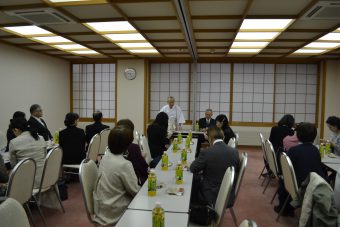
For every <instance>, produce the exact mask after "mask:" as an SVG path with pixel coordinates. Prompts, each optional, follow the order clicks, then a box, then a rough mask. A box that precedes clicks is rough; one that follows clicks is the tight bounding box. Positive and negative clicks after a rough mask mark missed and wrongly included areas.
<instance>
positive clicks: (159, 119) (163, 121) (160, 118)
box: [153, 112, 169, 128]
mask: <svg viewBox="0 0 340 227" xmlns="http://www.w3.org/2000/svg"><path fill="white" fill-rule="evenodd" d="M168 121H169V117H168V115H167V114H166V113H164V112H160V113H158V114H157V116H156V119H155V121H154V122H153V123H154V124H158V125H160V126H161V127H166V128H167V127H168Z"/></svg>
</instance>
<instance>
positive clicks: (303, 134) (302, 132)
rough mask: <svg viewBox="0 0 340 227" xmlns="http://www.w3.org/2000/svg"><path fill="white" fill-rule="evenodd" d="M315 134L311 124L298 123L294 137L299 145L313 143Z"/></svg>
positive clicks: (313, 126)
mask: <svg viewBox="0 0 340 227" xmlns="http://www.w3.org/2000/svg"><path fill="white" fill-rule="evenodd" d="M316 134H317V130H316V127H315V125H314V124H311V123H300V124H299V125H298V127H297V128H296V136H297V138H298V139H299V141H300V142H301V143H313V142H314V140H315V137H316Z"/></svg>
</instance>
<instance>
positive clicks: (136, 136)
mask: <svg viewBox="0 0 340 227" xmlns="http://www.w3.org/2000/svg"><path fill="white" fill-rule="evenodd" d="M140 136H141V135H140V133H139V132H138V131H137V130H136V131H135V138H134V142H136V144H138V145H140Z"/></svg>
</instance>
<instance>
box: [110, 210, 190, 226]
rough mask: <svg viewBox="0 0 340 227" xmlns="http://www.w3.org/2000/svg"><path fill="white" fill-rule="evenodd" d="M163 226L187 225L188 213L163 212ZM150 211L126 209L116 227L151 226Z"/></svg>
mask: <svg viewBox="0 0 340 227" xmlns="http://www.w3.org/2000/svg"><path fill="white" fill-rule="evenodd" d="M164 214H165V217H164V222H165V223H164V224H165V227H181V226H188V220H189V215H188V214H184V213H169V212H165V213H164ZM151 226H152V211H148V210H129V209H128V210H126V211H125V213H124V214H123V216H122V217H121V218H120V220H119V222H118V223H117V225H116V227H151Z"/></svg>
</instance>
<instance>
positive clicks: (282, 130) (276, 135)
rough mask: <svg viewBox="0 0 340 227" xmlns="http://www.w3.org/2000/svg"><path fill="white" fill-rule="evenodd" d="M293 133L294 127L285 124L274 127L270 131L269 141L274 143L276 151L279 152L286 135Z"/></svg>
mask: <svg viewBox="0 0 340 227" xmlns="http://www.w3.org/2000/svg"><path fill="white" fill-rule="evenodd" d="M292 135H294V131H293V129H291V128H289V127H287V126H285V125H282V126H274V127H272V129H271V131H270V136H269V141H270V142H271V143H272V145H273V148H274V150H275V152H277V150H278V149H279V148H283V139H284V138H285V137H286V136H292Z"/></svg>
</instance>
